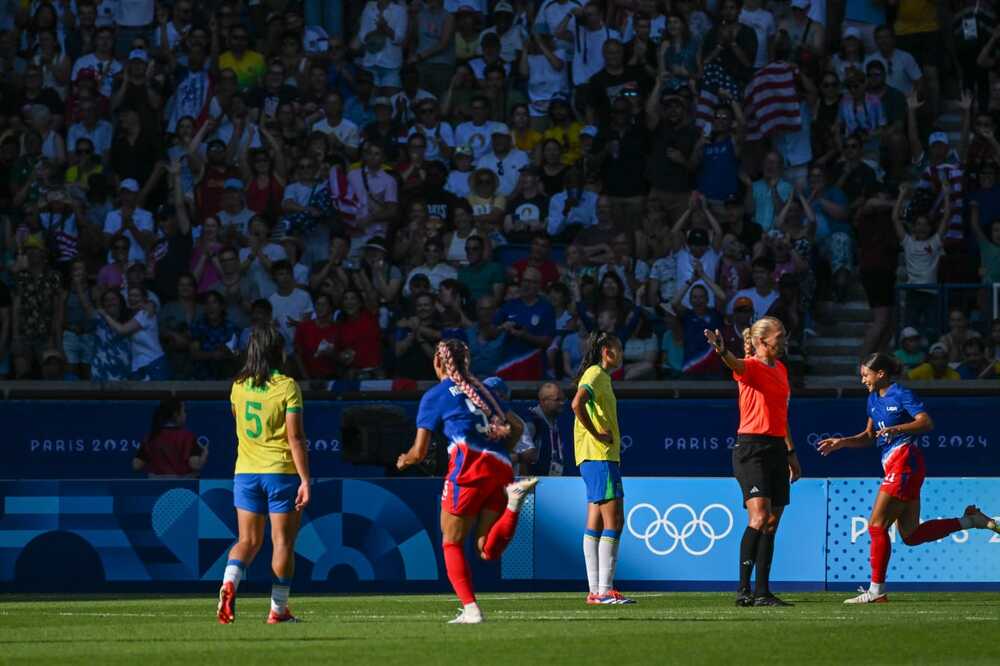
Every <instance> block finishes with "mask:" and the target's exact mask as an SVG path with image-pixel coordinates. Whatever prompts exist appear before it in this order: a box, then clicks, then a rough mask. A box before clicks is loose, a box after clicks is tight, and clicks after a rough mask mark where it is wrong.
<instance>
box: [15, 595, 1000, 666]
mask: <svg viewBox="0 0 1000 666" xmlns="http://www.w3.org/2000/svg"><path fill="white" fill-rule="evenodd" d="M633 596H634V597H635V598H636V599H637V600H638V601H639V603H638V604H636V605H634V606H601V607H588V606H585V605H583V604H582V597H581V596H579V595H569V594H517V595H513V594H507V595H504V594H494V595H489V594H487V595H482V596H481V597H480V604H481V605H482V607H483V608H484V610H485V612H486V615H487V623H485V624H482V625H478V626H449V625H447V624H445V621H446V620H449V619H451V617H453V615H454V612H455V610H456V608H457V605H458V604H457V602H456V601H454V599H453V598H451V597H448V596H443V595H439V596H365V597H347V596H300V597H294V596H293V599H292V602H293V603H292V608H293V610H294V611H295V613H296V614H297V615H298V616H299V617H300V618H301V619H303V620H304V622H303V623H301V624H296V625H278V626H268V625H266V624H264V623H263V619H264V615H265V613H266V609H267V600H266V599H265V598H264V597H262V596H259V595H258V596H253V595H247V596H244V597H241V598H240V600H239V604H238V606H237V610H238V612H239V615H238V617H237V621H236V624H234V625H230V626H220V625H218V624H216V623H215V616H214V612H215V601H214V600H213V599H211V598H206V597H188V596H185V597H178V596H170V597H162V598H149V597H141V598H140V597H126V598H123V599H111V598H95V599H73V600H68V601H63V600H54V599H50V598H46V599H43V600H38V599H31V598H25V597H9V596H8V597H3V596H0V663H2V664H16V663H25V662H36V663H45V664H55V663H77V664H98V665H104V664H109V663H114V664H125V663H127V664H138V665H140V666H147V665H149V664H154V663H170V664H180V665H183V666H189V665H191V664H220V665H222V664H225V665H231V664H235V665H238V666H246V665H248V664H258V663H259V664H271V665H273V664H284V663H293V662H294V663H298V664H314V663H324V664H325V663H338V664H355V663H362V664H373V663H377V664H406V665H407V666H415V665H417V664H455V665H465V664H474V665H479V664H495V663H496V664H499V663H504V664H531V665H534V664H543V663H567V664H586V663H594V662H596V661H597V660H598V659H600V660H601V662H602V663H605V664H609V663H610V664H617V663H621V664H633V663H647V664H667V663H670V664H674V663H680V664H747V663H765V662H766V663H770V664H773V663H793V662H794V663H798V664H810V665H812V664H838V663H859V664H910V663H921V664H961V665H967V664H991V665H994V666H995V665H996V664H1000V594H997V593H964V594H946V593H933V594H917V593H900V594H892V595H891V597H892V602H891V603H889V604H880V605H874V606H864V607H853V606H852V607H846V606H844V605H843V604H842V603H841V602H842V601H843V599H844V597H845V595H844V594H830V593H815V594H787V595H782V596H783V597H784V598H786V599H787V600H789V601H793V602H795V603H796V606H795V607H794V608H782V609H765V608H736V607H735V606H733V604H732V600H731V599H732V597H731V595H729V594H708V593H704V594H702V593H663V594H659V593H657V594H637V595H633Z"/></svg>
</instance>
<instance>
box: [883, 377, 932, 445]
mask: <svg viewBox="0 0 1000 666" xmlns="http://www.w3.org/2000/svg"><path fill="white" fill-rule="evenodd" d="M926 411H927V410H926V409H924V403H923V402H921V401H920V398H918V397H917V396H916V395H915V394H914V393H913V391H911V390H910V389H908V388H903V387H902V386H900V385H899V384H892V385H890V386H889V388H888V389H887V390H886V392H885V395H879V394H878V391H873V392H872V393H870V394H868V416H870V417H871V420H872V424H873V425H874V427H875V430H876V432H877V431H879V430H881V429H882V428H888V427H890V426H898V425H902V424H904V423H909V422H910V421H913V420H914V419H915V418H916V417H917V414H920V413H922V412H926ZM912 442H913V435H911V434H909V433H897V434H895V435H882V436H881V437H879V438H878V439H876V440H875V446H877V447H879V448H880V449H882V462H885V460H886V459H887V458H888V457H889V455H891V454H892V452H893V451H895V450H896V449H898V448H899V447H900V446H903V445H904V444H910V443H912Z"/></svg>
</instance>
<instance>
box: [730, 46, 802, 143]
mask: <svg viewBox="0 0 1000 666" xmlns="http://www.w3.org/2000/svg"><path fill="white" fill-rule="evenodd" d="M796 74H797V72H796V68H795V66H794V65H792V64H790V63H787V62H773V63H771V64H769V65H766V66H764V67H761V68H760V69H759V70H757V73H756V74H754V77H753V79H752V80H751V81H750V84H749V85H748V86H747V89H746V95H745V96H744V107H745V108H744V113H745V115H746V119H747V135H746V139H747V141H759V140H761V139H766V138H770V137H772V136H775V135H778V134H784V133H786V132H797V131H799V130H800V129H802V119H801V115H800V113H799V103H800V99H799V94H798V91H797V90H796V88H795V76H796Z"/></svg>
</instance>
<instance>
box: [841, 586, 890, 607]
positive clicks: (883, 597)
mask: <svg viewBox="0 0 1000 666" xmlns="http://www.w3.org/2000/svg"><path fill="white" fill-rule="evenodd" d="M858 592H860V593H861V594H859V595H858V596H856V597H851V598H850V599H844V603H845V604H885V603H889V595H888V594H886V593H884V592H883V593H882V594H873V593H872V591H871V590H866V589H865V588H863V587H859V588H858Z"/></svg>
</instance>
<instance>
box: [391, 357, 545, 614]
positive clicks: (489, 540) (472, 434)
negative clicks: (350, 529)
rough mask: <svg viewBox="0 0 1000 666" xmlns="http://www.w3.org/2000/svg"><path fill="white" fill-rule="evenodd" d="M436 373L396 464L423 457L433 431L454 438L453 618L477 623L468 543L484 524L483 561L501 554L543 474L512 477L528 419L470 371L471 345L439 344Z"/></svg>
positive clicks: (446, 500) (446, 529) (449, 487)
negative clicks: (456, 604) (457, 606)
mask: <svg viewBox="0 0 1000 666" xmlns="http://www.w3.org/2000/svg"><path fill="white" fill-rule="evenodd" d="M434 372H435V373H437V376H438V379H440V380H441V382H440V383H439V384H438V385H437V386H435V387H434V388H432V389H431V390H429V391H427V393H425V394H424V396H423V398H421V399H420V407H419V409H418V411H417V436H416V439H415V440H414V442H413V446H412V447H411V448H410V450H409V451H407V452H406V453H403V454H401V455H400V456H399V460H398V461H397V462H396V467H397V468H398V469H400V470H403V469H406V468H407V467H409V466H411V465H415V464H417V463H419V462H420V461H421V460H423V459H424V457H425V456H426V455H427V450H428V447H429V445H430V441H431V436H432V435H433V433H434V432H436V431H443V432H444V436H445V437H446V438H447V439H448V441H449V444H448V474H447V476H446V477H445V483H444V493H443V494H442V496H441V534H442V547H443V550H444V566H445V569H446V570H447V572H448V580H449V581H451V585H452V587H453V588H454V589H455V594H457V595H458V598H459V600H460V601H461V602H462V610H461V611H460V612H459V614H458V617H456V618H455V619H454V620H452V621H451V624H478V623H480V622H482V621H483V612H482V610H481V609H480V608H479V604H477V603H476V595H475V593H474V592H473V591H472V578H471V576H470V574H469V565H468V562H466V560H465V552H464V550H463V548H462V544H463V543H464V541H465V538H466V537H467V536H468V534H469V532H470V531H472V525H473V523H477V522H478V527H477V530H476V550H477V551H478V552H479V555H480V557H482V558H483V559H484V560H496V559H498V558H499V557H500V555H501V554H502V553H503V551H504V549H505V548H506V547H507V544H508V543H510V540H511V539H512V538H514V531H515V530H516V529H517V515H518V512H519V511H520V510H521V504H522V503H523V502H524V498H525V497H526V496H527V495H528V493H529V492H530V491H531V489H532V488H534V487H535V484H537V483H538V479H535V478H531V479H522V480H521V481H518V482H516V483H515V482H514V468H513V466H512V465H511V462H510V453H509V451H510V450H511V449H513V447H514V446H515V445H516V444H517V442H518V441H519V440H520V439H521V433H522V432H523V431H524V424H523V423H522V422H521V419H520V418H518V416H517V415H516V414H514V413H513V412H511V411H509V410H507V409H506V407H505V406H504V404H503V402H502V401H501V400H500V399H498V398H497V396H495V395H494V394H493V393H492V392H491V391H490V390H489V389H488V388H486V387H485V386H483V384H482V382H480V381H479V380H478V379H476V377H475V376H474V375H473V374H472V373H471V372H470V371H469V348H468V347H467V346H466V344H465V343H464V342H461V341H460V340H455V339H450V340H442V341H441V342H439V343H438V346H437V350H436V351H435V353H434ZM505 507H506V508H505Z"/></svg>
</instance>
